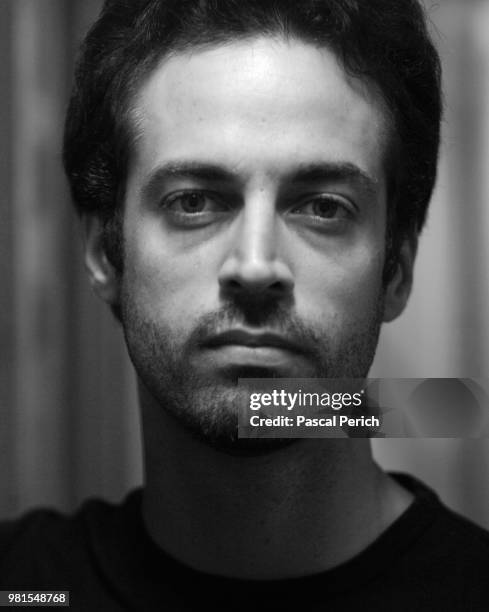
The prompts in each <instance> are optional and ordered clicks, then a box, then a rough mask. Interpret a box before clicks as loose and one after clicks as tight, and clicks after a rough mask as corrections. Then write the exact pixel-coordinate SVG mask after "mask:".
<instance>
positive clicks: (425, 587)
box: [0, 474, 489, 612]
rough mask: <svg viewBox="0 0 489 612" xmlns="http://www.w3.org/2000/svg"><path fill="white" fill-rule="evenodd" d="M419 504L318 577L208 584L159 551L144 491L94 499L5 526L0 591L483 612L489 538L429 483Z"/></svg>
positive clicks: (102, 604) (135, 606)
mask: <svg viewBox="0 0 489 612" xmlns="http://www.w3.org/2000/svg"><path fill="white" fill-rule="evenodd" d="M395 477H396V478H397V480H398V481H399V482H400V483H401V484H402V485H403V486H404V487H405V488H407V489H409V490H410V491H411V492H412V493H413V494H414V496H415V498H414V502H413V503H412V504H411V506H410V507H409V508H408V509H407V510H406V511H405V512H404V514H403V515H402V516H401V517H400V518H399V519H398V520H397V521H396V522H395V523H393V524H392V525H391V526H390V527H389V528H388V529H387V530H386V531H385V532H384V533H383V534H382V535H381V536H380V537H379V538H378V539H377V540H376V541H375V542H373V543H372V544H371V545H370V546H369V547H368V548H367V549H365V550H364V551H363V552H362V553H361V554H359V555H357V556H356V557H355V558H353V559H352V560H350V561H348V562H346V563H344V564H342V565H340V566H338V567H336V568H334V569H332V570H329V571H327V572H324V573H322V574H317V575H314V576H308V577H305V578H297V579H293V580H277V581H253V580H234V579H229V578H222V577H217V576H210V575H207V574H204V573H200V572H197V571H194V570H192V569H189V568H188V567H186V566H184V565H182V564H180V563H179V562H177V561H175V560H174V559H172V558H170V557H169V556H168V555H166V554H165V553H164V552H162V551H161V550H160V549H159V548H158V547H157V546H156V545H155V544H154V543H153V542H152V540H151V539H150V537H149V536H148V534H147V533H146V531H145V529H144V526H143V522H142V518H141V511H140V508H141V491H140V490H137V491H134V492H133V493H131V494H130V495H129V496H128V497H127V498H126V500H125V501H124V502H123V503H122V504H121V505H113V504H108V503H106V502H103V501H98V500H92V501H88V502H86V503H85V504H84V505H83V506H82V507H81V509H80V510H79V511H78V512H77V513H76V514H75V515H74V516H72V517H65V516H63V515H61V514H59V513H57V512H53V511H47V510H36V511H33V512H30V513H29V514H27V515H25V516H24V517H23V518H21V519H19V520H17V521H12V522H7V523H0V590H12V589H22V590H68V591H70V604H71V605H70V609H71V610H89V611H92V610H96V611H98V610H100V611H103V612H111V611H113V610H143V611H147V610H175V611H180V610H204V609H209V610H213V611H214V610H226V611H230V612H232V611H235V610H236V611H241V610H242V611H244V610H246V611H247V612H251V611H258V610H267V612H270V611H280V612H284V611H286V610H294V611H296V612H306V611H319V610H321V611H325V612H326V611H328V612H329V611H338V610H341V611H343V610H358V609H362V610H372V611H375V612H381V611H389V612H393V611H395V612H399V611H409V612H413V611H414V612H420V611H430V612H433V611H438V610H440V611H443V612H448V611H450V610H458V611H464V612H468V611H472V610H473V611H482V610H484V611H488V610H489V533H488V532H486V531H484V530H483V529H481V528H479V527H477V526H475V525H473V524H472V523H470V522H469V521H467V520H465V519H464V518H462V517H460V516H459V515H457V514H455V513H454V512H452V511H450V510H449V509H448V508H446V507H445V506H443V505H442V504H441V502H440V501H439V500H438V498H437V496H436V495H435V494H434V493H433V492H432V491H431V490H429V489H428V488H427V487H425V486H424V485H423V484H422V483H420V482H419V481H417V480H415V479H414V478H412V477H409V476H406V475H400V474H397V475H395Z"/></svg>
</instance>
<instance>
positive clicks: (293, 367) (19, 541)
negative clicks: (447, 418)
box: [0, 0, 489, 610]
mask: <svg viewBox="0 0 489 612" xmlns="http://www.w3.org/2000/svg"><path fill="white" fill-rule="evenodd" d="M440 106H441V105H440V69H439V61H438V57H437V55H436V52H435V50H434V48H433V46H432V43H431V42H430V40H429V37H428V35H427V32H426V26H425V23H424V18H423V14H422V11H421V9H420V7H419V5H418V3H417V2H416V1H415V0H398V1H397V2H395V3H394V2H391V0H369V2H365V1H363V0H306V1H304V2H290V1H288V0H275V1H269V2H267V1H261V2H260V1H258V0H242V1H240V2H237V1H232V0H200V1H199V0H183V1H182V0H180V1H179V2H177V1H176V0H139V1H135V0H131V1H129V0H111V1H107V2H106V5H105V7H104V10H103V11H102V14H101V16H100V18H99V20H98V21H97V23H96V24H95V25H94V27H93V28H92V30H91V32H90V33H89V35H88V37H87V39H86V41H85V44H84V48H83V52H82V55H81V58H80V61H79V65H78V69H77V75H76V82H75V88H74V93H73V97H72V100H71V104H70V108H69V111H68V118H67V124H66V134H65V150H64V160H65V168H66V171H67V175H68V178H69V180H70V184H71V188H72V193H73V198H74V201H75V204H76V206H77V208H78V211H79V213H80V215H81V218H82V222H83V225H84V229H85V237H86V242H85V261H86V266H87V269H88V273H89V277H90V281H91V283H92V286H93V288H94V289H95V291H96V292H97V293H98V295H99V296H100V297H101V298H102V299H103V300H105V301H106V302H107V304H108V305H109V306H110V307H111V308H112V309H113V311H114V314H115V315H116V316H117V317H118V318H119V320H120V322H121V325H122V328H123V331H124V334H125V338H126V342H127V347H128V350H129V354H130V356H131V359H132V362H133V364H134V367H135V370H136V374H137V377H138V385H139V395H140V404H141V412H142V422H143V435H144V449H145V485H144V488H143V489H142V491H138V492H135V493H133V494H131V495H130V496H129V497H128V498H127V500H126V501H125V502H124V503H123V504H122V505H121V506H112V505H109V504H105V503H103V502H90V503H88V504H86V505H85V506H84V507H83V508H82V509H81V510H80V511H79V512H78V513H77V514H76V515H75V516H74V517H72V518H65V517H61V516H60V515H58V514H55V513H47V512H45V511H40V512H36V513H33V514H31V515H28V516H27V517H25V518H24V519H23V520H21V521H20V522H16V523H14V524H10V525H6V526H4V527H3V532H4V533H3V536H2V541H3V544H2V553H1V557H0V559H1V562H0V563H1V573H0V575H1V576H2V577H1V579H0V580H1V585H2V588H3V589H7V588H8V589H20V588H24V589H25V588H29V589H33V588H35V589H58V590H59V589H65V590H69V591H70V593H71V600H70V601H71V606H72V607H73V608H75V609H80V610H120V609H136V610H153V609H164V610H191V609H192V610H193V609H201V608H204V607H207V606H208V607H211V608H215V609H226V610H248V609H251V608H255V609H267V610H270V609H272V610H285V609H300V610H353V609H357V608H358V607H360V606H362V607H363V608H365V609H367V610H413V609H418V610H468V609H470V610H484V609H487V606H488V605H489V588H488V586H487V580H486V565H487V561H488V560H489V538H488V536H487V534H486V533H485V532H483V531H482V530H480V529H478V528H477V527H475V526H473V525H471V524H469V523H468V522H466V521H465V520H464V519H462V518H460V517H458V516H456V515H455V514H453V513H451V512H450V511H449V510H447V509H446V508H444V507H443V506H442V505H441V504H440V502H439V501H438V500H437V498H436V496H435V495H434V494H433V493H432V492H430V491H429V490H428V489H426V488H425V487H424V486H423V485H422V484H421V483H418V482H417V481H414V479H411V478H409V477H407V476H396V477H392V476H389V475H387V474H385V473H384V472H382V471H381V470H380V469H379V468H378V466H376V464H375V463H374V462H373V459H372V456H371V452H370V447H369V444H368V441H367V440H365V439H354V440H342V439H335V440H333V439H331V440H313V439H302V440H298V439H294V440H283V439H280V440H275V441H273V442H270V441H266V440H265V441H264V440H244V439H241V438H239V437H238V436H237V410H238V406H239V404H240V401H241V400H242V397H243V393H244V390H242V389H241V388H240V387H238V386H237V380H238V378H246V377H268V378H271V377H278V378H320V377H327V378H354V379H363V378H365V377H366V376H367V374H368V371H369V368H370V365H371V362H372V359H373V357H374V353H375V349H376V345H377V339H378V334H379V330H380V327H381V325H382V323H383V322H389V321H391V320H393V319H395V318H396V317H397V316H399V315H400V314H401V312H402V310H403V309H404V307H405V305H406V302H407V299H408V296H409V293H410V289H411V284H412V274H413V264H414V259H415V254H416V246H417V238H418V234H419V232H420V230H421V228H422V226H423V222H424V219H425V215H426V209H427V205H428V201H429V198H430V195H431V191H432V189H433V185H434V181H435V175H436V161H437V153H438V144H439V125H440V113H441V109H440Z"/></svg>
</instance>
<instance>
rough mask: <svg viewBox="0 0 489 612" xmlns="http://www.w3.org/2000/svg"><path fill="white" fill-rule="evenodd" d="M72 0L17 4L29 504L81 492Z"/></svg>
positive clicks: (24, 485) (20, 448)
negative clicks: (73, 346)
mask: <svg viewBox="0 0 489 612" xmlns="http://www.w3.org/2000/svg"><path fill="white" fill-rule="evenodd" d="M64 4H66V3H65V2H64V1H63V0H43V1H42V2H39V1H38V0H15V2H13V3H12V5H11V6H12V30H11V31H12V63H13V81H12V92H13V108H12V128H11V129H12V142H13V173H12V179H13V187H12V213H11V214H12V234H13V244H14V250H13V267H12V274H13V284H14V291H13V295H14V312H15V315H14V326H15V344H14V346H15V358H16V369H15V379H14V385H15V388H14V401H13V405H14V407H15V409H14V411H13V414H12V421H13V436H14V472H13V476H14V482H15V484H16V498H17V504H18V505H19V506H20V507H24V506H29V505H32V504H35V503H39V502H41V503H42V502H45V501H48V500H52V499H56V500H57V501H58V502H59V503H61V504H63V505H66V504H67V503H68V501H69V499H70V496H71V495H72V490H71V487H70V482H71V481H72V479H71V478H70V476H71V469H72V466H71V464H70V461H69V455H68V454H67V452H66V451H67V449H68V448H69V433H70V432H69V416H70V415H69V408H70V407H69V406H67V405H66V383H67V376H66V372H65V366H66V361H67V357H68V354H67V343H66V337H67V325H68V321H67V319H66V317H65V316H64V315H65V305H66V300H67V284H66V277H67V263H68V262H67V259H66V252H65V249H66V244H67V243H66V238H67V236H66V226H67V213H68V211H67V207H66V205H65V201H66V199H67V196H66V189H65V185H64V182H63V179H62V176H61V173H60V171H59V159H60V156H59V143H60V141H61V130H62V121H61V119H62V117H63V107H64V103H63V94H64V90H65V82H64V77H65V73H66V69H67V66H66V52H65V40H64V36H63V30H64V21H63V17H64V11H63V5H64Z"/></svg>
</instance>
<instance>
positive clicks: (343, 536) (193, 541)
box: [141, 391, 411, 580]
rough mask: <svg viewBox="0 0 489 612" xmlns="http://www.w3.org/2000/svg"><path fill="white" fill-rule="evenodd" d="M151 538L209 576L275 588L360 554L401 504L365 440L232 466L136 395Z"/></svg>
mask: <svg viewBox="0 0 489 612" xmlns="http://www.w3.org/2000/svg"><path fill="white" fill-rule="evenodd" d="M141 403H142V414H143V429H144V441H145V465H146V485H145V489H144V494H143V519H144V521H145V524H146V527H147V529H148V532H149V534H150V536H151V538H152V539H153V540H154V541H155V542H156V544H157V545H158V546H160V547H161V548H162V549H163V550H164V551H165V552H167V553H168V554H170V555H171V556H173V557H174V558H176V559H178V560H179V561H181V562H183V563H185V564H186V565H189V566H191V567H193V568H194V569H197V570H200V571H205V572H207V573H211V574H217V575H223V576H229V577H235V578H247V579H262V580H263V579H282V578H290V577H297V576H304V575H308V574H314V573H319V572H321V571H325V570H327V569H330V568H332V567H334V566H336V565H339V564H340V563H342V562H344V561H347V560H348V559H350V558H352V557H353V556H355V555H356V554H358V553H359V552H361V551H362V550H363V549H364V548H366V547H367V546H368V545H369V544H370V543H371V542H372V541H373V540H375V539H376V538H377V537H378V536H379V535H380V533H382V532H383V531H384V530H385V529H386V528H387V527H388V526H389V525H390V524H391V523H392V522H393V521H394V520H395V519H396V518H397V517H398V516H399V515H400V514H401V513H402V512H403V511H404V510H405V509H406V508H407V506H408V505H409V503H410V501H411V498H410V495H409V494H408V493H407V492H406V491H404V489H402V488H401V487H399V486H398V485H397V484H396V483H394V481H392V480H391V479H390V478H389V477H387V476H386V475H385V474H384V473H383V472H382V471H381V470H380V469H379V468H378V467H377V466H376V464H375V463H374V461H373V459H372V456H371V451H370V445H369V443H368V441H367V440H361V439H355V440H349V439H321V440H300V441H298V442H296V443H294V444H292V445H290V446H287V447H284V448H282V449H278V450H274V451H272V452H270V453H268V454H265V455H261V456H252V457H235V456H230V455H228V454H225V453H222V452H219V451H216V450H215V449H213V448H211V447H208V446H207V445H205V444H203V443H202V442H200V441H198V440H195V439H194V438H193V437H192V436H190V435H189V434H188V432H186V431H185V430H183V429H182V427H181V426H180V424H179V423H177V422H176V421H175V420H174V419H173V418H172V417H170V416H169V415H168V414H166V412H165V410H163V409H162V408H161V407H160V406H158V405H157V404H156V402H154V400H153V399H152V398H151V397H149V396H148V394H147V393H145V392H144V391H142V392H141Z"/></svg>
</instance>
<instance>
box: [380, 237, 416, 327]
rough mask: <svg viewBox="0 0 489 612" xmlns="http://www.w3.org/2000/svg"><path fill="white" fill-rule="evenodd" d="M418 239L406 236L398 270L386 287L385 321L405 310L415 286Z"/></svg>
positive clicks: (400, 253)
mask: <svg viewBox="0 0 489 612" xmlns="http://www.w3.org/2000/svg"><path fill="white" fill-rule="evenodd" d="M417 247H418V241H417V238H416V237H413V238H406V239H405V240H404V242H403V243H402V246H401V248H400V251H399V257H398V262H397V267H396V271H395V273H394V275H393V277H392V279H391V280H390V281H389V283H388V285H387V287H386V288H385V295H384V317H383V320H384V323H389V322H390V321H393V320H394V319H397V317H398V316H399V315H400V314H401V313H402V312H403V310H404V308H405V307H406V304H407V301H408V298H409V296H410V294H411V288H412V286H413V268H414V260H415V258H416V251H417Z"/></svg>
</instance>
